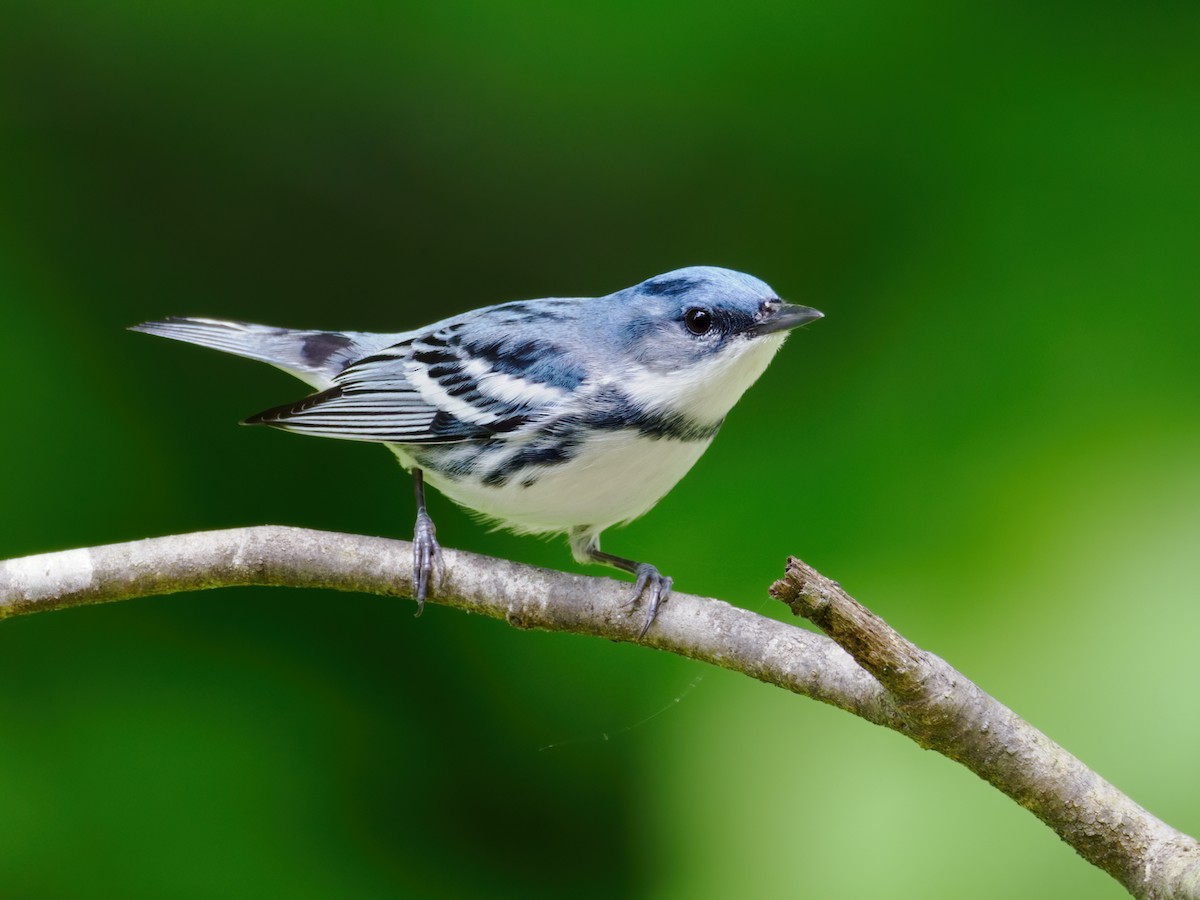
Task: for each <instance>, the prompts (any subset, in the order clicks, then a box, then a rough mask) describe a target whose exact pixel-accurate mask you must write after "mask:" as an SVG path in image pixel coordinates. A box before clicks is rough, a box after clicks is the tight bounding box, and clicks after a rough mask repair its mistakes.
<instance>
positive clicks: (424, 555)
mask: <svg viewBox="0 0 1200 900" xmlns="http://www.w3.org/2000/svg"><path fill="white" fill-rule="evenodd" d="M445 571H446V564H445V563H444V562H443V561H442V548H441V547H440V546H438V542H437V529H436V528H434V527H433V519H431V518H429V513H427V512H425V510H423V509H421V510H417V527H416V528H415V529H414V530H413V585H414V586H415V587H416V589H417V613H416V614H417V615H418V616H419V615H421V613H422V612H424V611H425V594H426V592H427V590H428V588H429V587H430V585H431V584H432V583H434V582H436V581H437V580H439V579H441V577H442V575H443V574H445Z"/></svg>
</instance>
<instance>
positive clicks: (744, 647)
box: [0, 525, 1200, 900]
mask: <svg viewBox="0 0 1200 900" xmlns="http://www.w3.org/2000/svg"><path fill="white" fill-rule="evenodd" d="M444 552H445V561H446V573H445V576H444V577H443V578H442V580H441V581H440V582H439V584H438V585H437V590H436V592H435V593H434V596H433V597H431V598H430V599H431V602H436V603H441V604H444V605H446V606H452V607H455V608H458V609H463V610H466V611H468V612H474V613H480V614H482V615H487V616H491V617H492V618H497V619H503V620H505V621H507V622H508V623H509V624H510V625H513V626H515V627H517V628H541V629H545V630H548V631H568V632H573V633H576V634H588V635H595V636H598V637H604V638H608V639H610V640H626V641H634V640H636V639H637V633H638V630H639V626H640V622H641V620H640V618H639V617H638V616H636V615H634V616H631V615H630V614H629V610H628V608H627V607H625V606H624V603H625V600H626V598H627V596H628V585H627V584H624V583H618V582H615V581H613V580H611V579H606V578H604V579H602V578H585V577H583V576H578V575H569V574H566V573H562V572H553V571H549V570H546V569H538V568H534V567H532V566H525V565H520V564H517V563H512V562H507V561H505V560H499V559H491V558H489V557H484V556H477V555H475V554H471V553H464V552H461V551H452V550H446V551H444ZM251 584H255V585H278V586H289V587H316V588H332V589H334V590H341V591H358V592H363V593H372V594H381V595H384V596H391V597H410V596H412V545H411V544H410V543H408V542H405V541H395V540H388V539H384V538H375V537H365V536H360V535H349V534H336V533H330V532H321V531H310V530H306V529H301V528H286V527H280V526H273V525H266V526H261V527H257V528H236V529H230V530H227V531H210V532H200V533H196V534H187V535H178V536H174V537H163V538H151V539H148V540H144V541H134V542H130V543H126V544H110V545H107V546H103V547H91V548H86V549H79V550H67V551H63V552H60V553H47V554H43V555H38V556H28V557H24V558H22V559H14V560H9V561H8V562H5V563H2V564H0V618H3V617H6V616H12V615H22V614H25V613H31V612H38V611H42V610H54V609H65V608H67V607H71V606H79V605H83V604H87V603H103V602H108V601H112V600H125V599H130V598H134V597H146V596H152V595H156V594H170V593H176V592H179V591H193V590H202V589H205V588H215V587H227V586H233V585H251ZM771 593H772V595H773V596H775V597H777V598H778V599H780V600H783V601H784V602H785V603H787V604H788V605H789V606H790V607H791V608H792V610H793V612H795V613H796V614H798V615H802V616H804V617H806V618H808V619H810V620H811V621H812V622H814V623H815V624H816V625H817V626H818V627H820V628H821V629H822V630H823V631H824V632H825V633H826V634H828V635H829V637H828V638H826V637H822V636H821V635H817V634H813V633H812V632H809V631H805V630H803V629H800V628H795V627H793V626H790V625H787V624H785V623H782V622H777V621H775V620H773V619H767V618H764V617H762V616H759V615H756V614H754V613H751V612H748V611H746V610H743V609H738V608H736V607H732V606H730V605H728V604H726V603H722V602H721V601H719V600H710V599H702V598H699V597H693V596H690V595H688V594H679V593H673V594H672V595H671V599H670V601H669V602H668V603H667V604H666V605H665V606H664V607H663V609H662V611H661V612H660V613H659V616H658V618H657V619H656V621H655V624H654V626H653V627H652V628H651V629H650V631H649V632H648V633H647V635H646V636H645V638H643V639H642V641H641V643H643V644H647V645H649V646H652V647H657V648H658V649H661V650H667V651H669V652H672V653H676V654H679V655H681V656H686V657H689V658H692V659H698V660H702V661H704V662H709V663H713V664H715V665H719V666H722V667H724V668H727V669H731V670H733V671H735V672H742V673H744V674H746V675H749V676H751V677H752V678H756V679H758V680H759V681H764V682H766V683H768V684H774V685H777V686H779V687H782V688H786V689H787V690H790V691H793V692H795V693H797V694H803V695H805V696H807V697H812V698H813V699H816V700H820V701H822V702H825V703H829V704H832V705H834V706H837V707H840V708H841V709H844V710H847V711H849V712H852V713H854V714H855V715H857V716H861V717H862V718H864V719H866V720H868V721H870V722H874V723H875V724H877V725H883V726H886V727H888V728H891V729H894V730H896V731H899V732H900V733H902V734H905V735H907V736H908V737H910V738H912V739H913V740H914V741H916V742H917V743H918V744H920V745H921V746H922V747H927V748H929V749H933V750H937V751H938V752H939V753H942V754H943V755H945V756H947V757H949V758H950V759H953V760H956V761H958V762H960V763H962V764H963V765H965V766H966V767H967V768H969V769H970V770H971V771H973V772H975V773H976V774H977V775H979V776H980V777H981V778H984V779H985V780H986V781H988V782H990V783H991V784H993V785H994V786H995V787H997V788H999V789H1000V790H1001V791H1003V792H1004V793H1005V794H1007V795H1008V796H1009V797H1011V798H1013V799H1014V800H1016V801H1017V802H1018V803H1020V804H1021V805H1022V806H1024V807H1026V808H1027V809H1029V810H1030V811H1031V812H1033V813H1034V814H1035V815H1036V816H1038V818H1040V819H1041V820H1042V821H1043V822H1045V823H1046V824H1047V825H1049V826H1050V827H1051V828H1053V829H1054V830H1055V831H1056V832H1057V833H1058V835H1059V836H1060V837H1061V838H1062V839H1063V840H1064V841H1066V842H1067V843H1068V844H1070V845H1071V846H1072V847H1074V848H1075V849H1076V851H1078V852H1079V854H1080V855H1081V856H1083V857H1084V859H1086V860H1088V861H1089V862H1091V863H1093V864H1094V865H1096V866H1099V867H1100V868H1102V869H1103V870H1104V871H1106V872H1108V873H1109V874H1111V875H1112V876H1113V877H1114V878H1116V879H1117V880H1118V881H1120V882H1121V884H1123V885H1124V886H1125V887H1126V888H1127V889H1128V890H1129V891H1130V892H1131V893H1132V894H1133V895H1134V896H1137V897H1144V898H1156V900H1168V898H1169V900H1175V898H1193V900H1200V843H1197V842H1196V841H1195V840H1194V839H1192V838H1190V837H1188V836H1187V835H1185V834H1183V833H1181V832H1179V831H1176V830H1175V829H1173V828H1171V827H1170V826H1168V825H1166V824H1164V823H1163V822H1161V821H1159V820H1158V819H1156V818H1155V817H1154V816H1152V815H1150V813H1148V812H1147V811H1146V810H1144V809H1142V808H1141V807H1140V806H1138V805H1137V804H1136V803H1134V802H1133V801H1132V800H1130V799H1129V798H1128V797H1126V796H1125V795H1124V794H1122V793H1121V792H1120V791H1118V790H1117V789H1116V788H1115V787H1113V786H1112V785H1111V784H1109V783H1108V782H1106V781H1104V780H1103V779H1102V778H1100V776H1098V775H1097V774H1096V773H1094V772H1092V771H1091V770H1090V769H1088V768H1087V767H1086V766H1084V765H1083V763H1081V762H1080V761H1079V760H1077V759H1076V758H1075V757H1073V756H1071V755H1070V754H1069V753H1067V752H1066V751H1065V750H1063V749H1062V748H1061V747H1059V746H1058V745H1057V744H1055V743H1054V742H1053V741H1051V740H1050V739H1049V738H1047V737H1046V736H1045V735H1043V734H1042V733H1041V732H1039V731H1038V730H1037V729H1035V728H1033V727H1032V726H1031V725H1029V724H1028V723H1027V722H1025V721H1023V720H1022V719H1021V718H1020V717H1018V716H1017V715H1016V714H1014V713H1013V712H1012V711H1011V710H1009V709H1008V708H1006V707H1005V706H1003V705H1002V704H1000V703H999V702H997V701H996V700H995V699H993V698H992V697H990V696H988V695H987V694H986V693H984V692H983V691H982V690H980V689H979V688H978V687H977V686H976V685H975V684H974V683H972V682H971V681H970V680H968V679H967V678H965V677H964V676H963V675H962V674H960V673H959V672H957V671H956V670H955V669H953V668H952V667H951V666H950V665H948V664H947V663H946V662H944V661H943V660H941V659H940V658H938V657H936V656H934V655H933V654H931V653H927V652H925V651H923V650H921V649H920V648H918V647H916V646H915V645H913V644H912V643H910V642H909V641H907V640H906V639H905V638H903V637H902V636H901V635H899V634H898V633H897V632H895V631H894V630H893V629H892V628H891V627H890V626H889V625H888V624H887V623H886V622H884V621H883V620H882V619H880V618H879V617H878V616H876V615H874V614H873V613H871V612H870V611H869V610H867V609H866V608H865V607H863V606H862V605H861V604H859V603H858V602H857V601H855V600H854V599H853V598H851V597H850V596H849V595H847V594H846V593H845V591H843V590H842V588H841V586H840V585H838V584H837V583H836V582H834V581H830V580H829V579H827V578H825V577H824V576H822V575H820V574H819V573H818V572H816V571H815V570H814V569H812V568H811V567H809V566H807V565H806V564H804V563H803V562H801V561H799V560H797V559H791V560H789V561H788V568H787V573H786V575H785V577H784V578H783V579H782V580H780V581H778V582H776V583H775V585H773V586H772V588H771Z"/></svg>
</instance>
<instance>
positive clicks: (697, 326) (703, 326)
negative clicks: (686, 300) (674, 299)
mask: <svg viewBox="0 0 1200 900" xmlns="http://www.w3.org/2000/svg"><path fill="white" fill-rule="evenodd" d="M683 324H684V325H686V326H687V330H688V331H690V332H691V333H692V334H706V333H707V332H708V331H709V329H711V328H712V313H710V312H709V311H708V310H707V309H700V308H699V307H696V308H693V309H689V310H688V311H687V312H685V313H684V314H683Z"/></svg>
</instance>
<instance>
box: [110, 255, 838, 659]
mask: <svg viewBox="0 0 1200 900" xmlns="http://www.w3.org/2000/svg"><path fill="white" fill-rule="evenodd" d="M821 315H822V314H821V313H820V312H818V311H817V310H815V309H810V308H808V307H806V306H795V305H792V304H789V303H784V302H783V301H781V300H780V299H779V297H778V296H777V295H776V293H775V292H774V291H773V290H772V289H771V288H770V287H768V286H767V285H766V284H764V283H763V282H762V281H759V280H758V279H757V278H753V277H751V276H750V275H745V274H743V273H741V272H734V271H731V270H729V269H720V268H715V267H710V266H695V267H692V268H687V269H679V270H677V271H674V272H668V273H666V274H665V275H658V276H656V277H654V278H651V279H649V280H647V281H643V282H642V283H641V284H638V285H635V286H634V287H630V288H626V289H624V290H621V291H617V292H616V293H614V294H609V295H608V296H606V297H578V298H557V297H556V298H547V299H542V300H523V301H517V302H515V303H502V304H500V305H498V306H488V307H484V308H483V309H477V310H473V311H471V312H466V313H462V314H461V315H457V316H452V317H451V318H449V319H443V320H442V321H440V322H435V323H434V324H432V325H428V326H426V327H424V328H419V329H417V330H415V331H404V332H398V333H396V334H370V333H367V332H356V331H295V330H290V329H285V328H270V327H267V326H264V325H250V324H247V323H243V322H224V321H217V320H214V319H200V318H170V319H164V320H162V321H160V322H146V323H144V324H142V325H136V326H134V329H133V330H135V331H144V332H146V333H148V334H157V335H159V336H161V337H166V338H172V339H174V340H179V341H187V342H189V343H193V344H201V345H203V346H205V347H212V348H214V349H217V350H223V351H225V352H226V353H234V354H236V355H238V356H246V357H249V358H250V359H257V360H261V361H262V362H267V363H270V364H271V365H273V366H276V367H278V368H280V369H283V370H284V371H285V372H289V373H291V374H292V375H295V376H296V377H297V378H299V379H301V380H302V381H305V382H307V383H308V384H310V385H311V386H313V387H314V388H316V389H317V391H318V393H315V394H313V395H311V396H309V397H306V398H304V399H303V400H300V401H298V402H295V403H288V404H285V405H283V406H277V407H275V408H273V409H268V410H266V411H265V412H261V413H258V414H257V415H253V416H250V417H249V418H248V419H246V420H245V424H248V425H271V426H273V427H275V428H282V429H285V430H287V431H295V432H299V433H300V434H313V435H318V436H320V437H331V438H344V439H348V440H355V441H373V442H377V443H381V444H384V445H385V446H386V447H388V449H390V450H391V451H392V452H393V453H395V454H396V456H397V457H398V458H399V460H400V464H401V465H402V466H403V467H404V468H405V469H407V470H409V471H411V472H412V474H413V484H414V488H415V492H416V501H417V522H416V530H415V534H414V537H413V546H414V560H413V583H414V585H415V587H416V591H415V593H416V600H417V614H418V615H420V612H421V609H422V608H423V605H424V601H425V597H426V594H427V592H428V590H429V588H430V586H431V582H433V581H435V580H436V578H437V577H440V574H441V571H442V559H441V550H440V548H439V547H438V543H437V538H436V532H435V529H434V526H433V521H432V520H431V519H430V517H429V513H428V512H427V511H426V508H425V491H424V483H425V482H426V481H428V482H429V483H430V484H432V485H433V486H434V487H436V488H437V489H438V490H439V491H441V492H442V493H443V494H445V495H446V496H447V497H449V498H450V499H452V500H454V501H455V502H456V503H459V504H461V505H463V506H465V507H467V508H468V509H471V510H474V511H476V512H478V513H481V514H483V515H484V516H486V517H487V518H489V519H493V520H495V521H497V522H499V523H500V524H501V525H503V526H504V527H507V528H510V529H512V530H514V531H516V532H519V533H526V534H551V533H558V532H564V533H566V534H567V536H568V538H569V540H570V545H571V552H572V554H573V555H574V557H575V559H576V560H578V561H579V562H590V563H604V564H607V565H610V566H615V567H616V568H618V569H623V570H624V571H626V572H630V573H633V574H634V575H635V576H636V577H637V583H636V585H635V586H634V592H633V596H632V598H631V599H630V603H631V604H632V603H634V602H636V601H637V600H638V599H639V598H640V597H642V595H643V594H645V595H646V604H645V605H646V613H645V618H644V620H643V624H642V628H641V631H640V633H639V637H641V636H642V635H644V634H645V633H646V630H647V629H648V628H649V627H650V625H651V624H652V623H653V621H654V617H655V615H656V613H657V611H658V608H659V605H660V604H661V603H662V602H663V600H665V599H666V597H667V595H668V594H669V593H670V591H671V579H670V578H668V577H666V576H664V575H662V574H660V573H659V571H658V569H656V568H655V567H654V566H652V565H650V564H649V563H641V562H634V561H633V560H629V559H625V558H623V557H620V556H614V555H612V554H610V553H605V552H603V551H602V550H601V549H600V533H601V532H602V531H604V530H605V529H606V528H608V527H609V526H611V525H617V524H622V523H625V522H628V521H630V520H632V519H636V518H637V517H638V516H640V515H642V514H643V513H645V512H647V511H648V510H650V508H651V507H653V506H654V504H655V503H657V502H658V501H659V500H660V499H661V498H662V497H663V496H664V495H665V494H666V493H667V492H668V491H669V490H671V488H673V487H674V486H675V484H676V483H677V482H678V481H679V479H680V478H682V477H683V476H684V474H686V472H687V471H688V469H690V468H691V467H692V466H693V465H694V464H695V462H696V460H698V459H699V458H700V455H701V454H702V453H703V452H704V451H705V449H707V447H708V445H709V444H710V443H711V442H712V439H713V437H715V436H716V433H717V431H718V430H719V429H720V427H721V424H722V422H724V420H725V416H726V415H727V414H728V413H729V411H730V410H731V409H732V408H733V405H734V404H735V403H736V402H737V401H738V399H739V398H740V397H741V396H742V394H743V393H744V392H745V391H746V389H747V388H749V387H750V385H752V384H753V383H754V382H755V381H756V380H757V379H758V377H759V376H760V375H761V374H762V373H763V371H764V370H765V369H766V367H767V364H768V363H769V362H770V361H771V357H772V356H774V355H775V352H776V351H777V350H778V349H779V348H780V347H781V346H782V345H783V342H784V339H785V338H786V336H787V333H788V331H789V330H790V329H792V328H795V327H796V326H798V325H803V324H804V323H806V322H811V321H813V320H814V319H819V318H821Z"/></svg>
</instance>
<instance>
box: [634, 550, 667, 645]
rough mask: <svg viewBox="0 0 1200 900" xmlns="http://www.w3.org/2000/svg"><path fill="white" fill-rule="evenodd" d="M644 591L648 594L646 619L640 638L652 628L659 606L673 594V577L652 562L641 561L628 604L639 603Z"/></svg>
mask: <svg viewBox="0 0 1200 900" xmlns="http://www.w3.org/2000/svg"><path fill="white" fill-rule="evenodd" d="M643 592H647V596H646V620H645V621H644V622H643V623H642V628H641V630H640V631H639V632H638V640H639V641H640V640H641V639H642V638H644V637H645V636H646V632H647V631H649V630H650V626H651V625H653V624H654V619H655V617H656V616H657V615H658V608H659V606H661V605H662V603H663V601H665V600H666V599H667V597H669V596H670V595H671V578H670V576H668V575H663V574H662V573H661V572H659V571H658V569H656V568H655V567H654V566H652V565H650V563H641V564H639V565H638V567H637V582H636V583H635V584H634V586H633V596H632V597H630V598H629V600H628V601H627V602H626V603H625V605H626V606H633V604H635V603H637V601H638V598H640V597H641V596H642V593H643Z"/></svg>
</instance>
